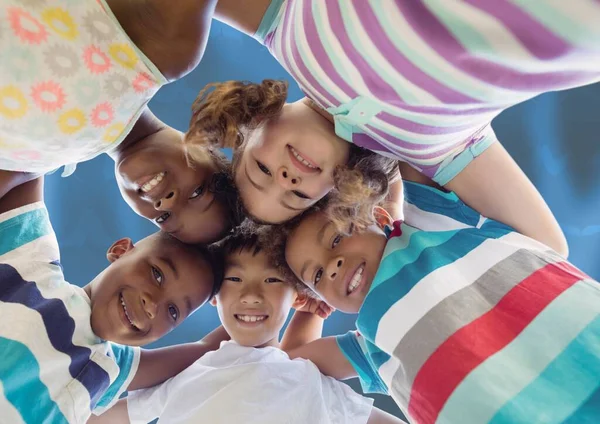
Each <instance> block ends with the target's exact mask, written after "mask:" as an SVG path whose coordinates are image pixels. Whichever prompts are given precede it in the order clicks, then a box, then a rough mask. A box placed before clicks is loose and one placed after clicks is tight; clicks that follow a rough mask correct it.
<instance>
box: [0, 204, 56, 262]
mask: <svg viewBox="0 0 600 424" xmlns="http://www.w3.org/2000/svg"><path fill="white" fill-rule="evenodd" d="M50 233H52V226H51V225H50V219H49V217H48V211H47V210H46V209H45V208H40V209H35V210H32V211H29V212H25V213H23V214H21V215H17V216H15V217H14V218H11V219H9V220H7V221H4V222H0V255H4V254H5V253H8V252H10V251H12V250H15V249H17V248H19V247H21V246H23V245H25V244H27V243H30V242H32V241H34V240H37V239H38V238H40V237H43V236H45V235H48V234H50Z"/></svg>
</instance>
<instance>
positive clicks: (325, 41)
mask: <svg viewBox="0 0 600 424" xmlns="http://www.w3.org/2000/svg"><path fill="white" fill-rule="evenodd" d="M322 8H323V5H322V4H319V3H318V2H314V3H313V4H312V12H313V13H312V17H313V19H314V21H315V26H316V27H317V32H318V34H319V39H320V40H321V44H322V45H323V48H324V49H325V52H326V53H327V57H328V58H329V60H331V63H332V64H333V66H334V67H335V70H336V71H337V73H338V74H339V75H340V76H341V77H342V79H343V80H344V81H345V82H346V84H348V85H350V86H353V85H354V82H353V78H352V77H351V76H350V74H349V73H348V72H347V71H346V69H347V65H345V64H343V63H342V61H341V60H342V58H341V57H340V55H343V54H344V51H343V50H342V49H336V48H334V47H333V45H332V43H331V40H330V39H329V38H328V37H327V35H326V34H325V30H324V29H325V28H328V27H329V22H327V21H325V16H324V14H323V13H321V9H322ZM331 32H332V33H334V31H333V30H332V31H331ZM344 57H345V58H346V61H347V62H349V59H348V58H347V56H344Z"/></svg>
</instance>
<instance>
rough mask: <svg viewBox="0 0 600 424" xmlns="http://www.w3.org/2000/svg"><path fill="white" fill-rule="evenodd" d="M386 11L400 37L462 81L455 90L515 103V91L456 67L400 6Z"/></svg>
mask: <svg viewBox="0 0 600 424" xmlns="http://www.w3.org/2000/svg"><path fill="white" fill-rule="evenodd" d="M386 12H387V13H388V14H387V16H388V19H389V21H390V22H395V23H396V24H395V26H396V27H397V28H398V29H399V30H401V32H400V31H399V34H398V35H397V36H398V37H402V39H403V40H404V42H405V43H407V44H409V45H411V46H412V47H413V49H414V50H416V51H418V52H419V53H420V55H421V56H423V57H424V58H425V59H426V60H428V61H429V62H430V63H432V64H434V66H436V68H438V69H440V71H443V72H444V73H447V74H448V75H449V76H450V77H451V78H452V79H454V80H456V81H461V82H462V84H463V86H462V87H460V88H458V87H455V90H458V91H460V92H463V93H464V94H465V95H466V96H469V97H473V98H476V99H478V100H482V101H490V100H491V99H492V98H493V99H494V100H495V101H497V102H499V103H510V104H512V103H514V100H515V91H513V90H508V89H504V88H502V87H498V86H495V85H491V84H486V83H485V82H483V81H481V80H479V79H476V78H473V77H471V76H470V75H469V74H466V73H464V72H462V71H461V70H459V69H457V68H455V67H454V66H452V65H451V64H450V63H448V61H446V59H444V58H443V57H442V56H440V55H439V54H438V53H437V52H436V51H435V50H434V49H433V48H432V47H430V46H429V44H427V43H426V42H425V41H424V40H423V39H422V38H421V37H420V36H419V35H418V34H417V33H416V32H415V31H414V30H413V29H412V27H411V26H410V24H409V23H408V22H407V21H406V19H405V18H404V15H403V14H402V13H401V12H400V10H399V9H398V8H396V7H390V8H388V9H386ZM468 87H473V90H469V89H468ZM482 95H483V96H482Z"/></svg>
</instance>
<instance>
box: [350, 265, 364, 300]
mask: <svg viewBox="0 0 600 424" xmlns="http://www.w3.org/2000/svg"><path fill="white" fill-rule="evenodd" d="M364 269H365V266H364V265H361V267H360V268H358V269H357V270H356V273H354V275H353V276H352V280H351V281H350V285H349V286H348V293H352V292H353V291H354V290H356V288H357V287H358V285H359V284H360V280H361V279H362V274H363V271H364Z"/></svg>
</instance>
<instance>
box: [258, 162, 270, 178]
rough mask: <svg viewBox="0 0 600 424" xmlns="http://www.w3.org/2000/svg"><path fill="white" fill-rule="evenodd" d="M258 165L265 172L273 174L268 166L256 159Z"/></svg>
mask: <svg viewBox="0 0 600 424" xmlns="http://www.w3.org/2000/svg"><path fill="white" fill-rule="evenodd" d="M256 165H257V166H258V169H260V170H261V171H262V172H263V173H264V174H267V175H268V176H271V171H269V168H267V167H266V166H264V165H263V164H262V163H260V162H259V161H256Z"/></svg>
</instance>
